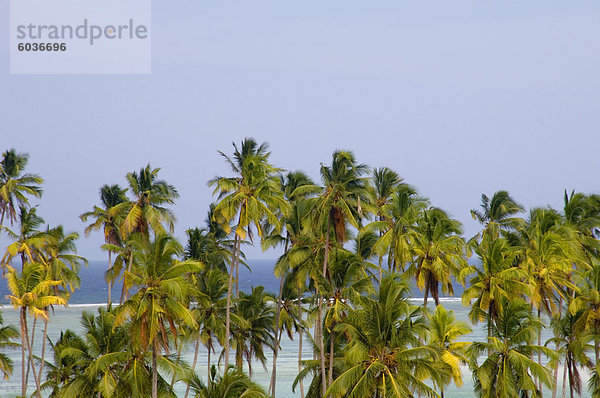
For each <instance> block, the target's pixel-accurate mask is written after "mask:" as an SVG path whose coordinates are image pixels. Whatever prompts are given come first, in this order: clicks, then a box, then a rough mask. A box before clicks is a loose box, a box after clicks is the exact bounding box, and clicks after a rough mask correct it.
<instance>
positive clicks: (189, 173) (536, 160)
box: [0, 0, 600, 260]
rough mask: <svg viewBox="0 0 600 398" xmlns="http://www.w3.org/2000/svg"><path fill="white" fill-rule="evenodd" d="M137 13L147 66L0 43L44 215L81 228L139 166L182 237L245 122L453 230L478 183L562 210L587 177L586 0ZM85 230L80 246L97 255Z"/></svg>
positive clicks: (282, 159)
mask: <svg viewBox="0 0 600 398" xmlns="http://www.w3.org/2000/svg"><path fill="white" fill-rule="evenodd" d="M8 13H9V8H8V1H3V2H1V3H0V15H4V16H5V17H3V18H0V31H2V32H7V31H8V22H9V21H8V18H7V17H6V16H7V15H8ZM152 13H153V22H152V51H153V53H152V74H151V75H137V76H136V75H129V76H125V75H120V76H41V75H40V76H19V75H9V74H8V69H9V58H8V37H5V40H4V41H3V42H2V46H1V52H0V58H1V59H0V61H1V63H2V65H4V72H3V73H0V88H1V90H0V116H1V118H0V120H1V121H2V122H1V123H2V124H1V125H0V141H1V143H2V144H1V145H0V146H1V148H0V149H2V151H3V150H5V149H7V148H11V147H14V148H16V149H17V150H18V151H19V152H28V153H29V154H30V156H31V160H30V167H29V170H30V171H32V172H35V173H38V174H40V175H41V176H43V177H44V178H45V180H46V183H45V185H44V197H43V200H42V201H41V202H40V206H39V212H40V213H41V215H43V216H44V217H45V219H46V220H47V222H48V223H49V224H50V225H51V226H54V225H56V224H59V223H62V224H63V225H65V226H66V227H67V229H69V230H77V231H82V230H83V224H82V223H81V222H80V221H79V218H78V216H79V214H81V213H82V212H84V211H86V210H88V209H91V208H92V206H93V205H94V204H96V203H97V202H98V189H99V187H100V186H101V185H102V184H113V183H119V184H124V183H125V180H124V176H125V174H126V173H127V172H129V171H133V170H137V169H139V168H140V167H142V166H145V165H146V164H147V163H148V162H149V163H151V165H152V166H153V167H161V168H162V170H161V172H160V176H161V177H162V178H164V179H166V180H167V181H169V182H170V183H171V184H173V185H175V186H176V188H177V189H178V190H179V192H180V194H181V198H180V199H179V200H178V202H177V205H176V206H175V208H174V210H175V212H176V214H177V217H178V223H177V226H176V234H177V235H178V236H180V237H183V235H184V231H185V229H187V228H189V227H193V226H197V225H201V224H202V223H203V220H204V218H205V214H206V209H207V206H208V204H209V203H210V202H211V200H212V196H211V192H210V190H209V189H208V188H207V185H206V183H207V181H208V180H209V179H210V178H212V177H213V176H215V175H216V174H225V175H227V174H228V173H229V170H228V169H227V168H226V166H225V164H224V163H223V161H222V160H221V159H220V158H219V156H218V154H217V150H223V151H225V152H228V153H229V152H231V149H232V148H231V142H232V141H235V142H239V141H240V140H242V139H243V138H244V137H246V136H250V137H254V138H256V139H257V140H258V141H267V142H269V143H270V144H271V149H272V156H271V160H272V162H273V163H274V164H275V165H277V166H279V167H282V168H285V169H290V170H291V169H303V170H305V171H306V172H308V173H309V174H310V175H312V176H314V177H317V175H318V168H319V164H320V163H321V162H324V163H329V162H330V158H331V153H332V152H333V151H334V150H335V149H351V150H353V151H354V152H355V154H356V156H357V158H358V160H359V161H361V162H364V163H367V164H369V165H371V166H376V167H379V166H388V167H391V168H393V169H395V170H397V171H398V172H399V174H400V175H401V176H403V177H404V179H405V180H406V181H407V182H409V183H411V184H413V185H416V186H417V187H418V189H419V191H420V193H422V194H424V195H426V196H429V197H430V198H431V200H432V203H433V204H434V205H437V206H440V207H442V208H444V209H446V210H448V211H449V212H450V213H451V214H452V215H453V216H455V217H456V218H458V219H460V220H461V221H463V223H464V225H465V229H466V234H467V235H472V234H474V233H475V232H476V231H477V228H478V226H477V224H476V223H475V222H474V221H473V220H472V219H471V217H470V215H469V209H471V208H474V207H476V206H477V205H478V204H479V200H480V195H481V194H482V193H488V194H492V193H493V192H494V191H496V190H498V189H507V190H509V191H510V192H511V194H512V195H513V196H514V197H515V198H516V199H517V200H518V201H520V202H521V203H522V204H523V205H525V206H527V207H531V206H545V205H548V204H549V205H552V206H556V207H560V206H561V205H562V194H563V190H564V189H568V190H571V189H575V190H579V191H583V192H599V191H600V186H599V185H598V177H597V176H598V155H597V151H598V144H599V143H600V138H599V136H598V133H599V129H598V128H599V126H600V120H599V119H600V77H599V73H600V24H599V23H598V21H599V20H600V2H597V1H572V2H571V1H569V2H567V1H548V0H544V1H526V2H524V1H497V2H493V3H492V2H482V1H481V0H477V1H475V0H473V1H418V2H417V1H398V0H395V1H368V2H367V1H348V0H344V1H332V0H328V1H322V0H321V1H306V0H302V1H294V2H292V1H285V2H284V1H247V0H245V1H237V2H215V1H206V0H204V1H180V0H176V1H175V0H171V1H154V2H153V9H152ZM101 242H102V236H101V234H95V235H92V236H91V237H90V238H87V239H85V238H84V239H82V240H81V241H80V243H79V253H80V254H82V255H84V256H86V257H88V258H89V259H93V260H95V259H103V258H104V257H105V256H104V254H103V253H101V252H100V250H99V248H98V247H99V245H100V244H101ZM0 243H2V247H4V245H5V243H6V242H5V241H4V242H0ZM248 255H249V257H251V258H252V257H273V258H274V257H276V256H278V255H279V251H277V252H274V251H271V252H267V253H260V250H259V249H256V250H254V251H252V250H250V252H249V254H248Z"/></svg>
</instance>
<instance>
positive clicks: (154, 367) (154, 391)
mask: <svg viewBox="0 0 600 398" xmlns="http://www.w3.org/2000/svg"><path fill="white" fill-rule="evenodd" d="M152 345H153V347H152V398H158V368H157V365H156V357H157V352H156V351H157V350H158V341H157V339H156V337H155V338H154V342H153V344H152Z"/></svg>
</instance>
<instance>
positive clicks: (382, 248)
mask: <svg viewBox="0 0 600 398" xmlns="http://www.w3.org/2000/svg"><path fill="white" fill-rule="evenodd" d="M427 206H429V200H427V199H426V198H423V197H421V196H419V195H418V194H417V191H416V190H415V188H414V187H412V186H410V185H408V184H404V183H402V184H399V185H398V186H397V188H396V192H395V193H394V194H393V196H392V198H391V200H390V201H389V202H388V203H387V204H386V205H385V206H384V208H383V209H382V211H383V212H384V214H386V217H385V219H384V220H383V221H376V222H373V223H371V224H369V225H368V227H369V229H379V230H380V231H382V234H381V237H380V238H379V240H378V241H377V243H376V244H375V247H374V249H375V251H376V252H378V253H379V255H380V256H382V255H386V256H387V260H388V271H394V272H397V271H399V268H400V269H401V270H402V271H404V270H405V268H406V265H407V264H410V263H411V262H412V261H413V259H414V256H415V253H414V250H413V245H414V241H415V235H416V233H417V230H416V227H417V221H418V220H419V218H420V217H421V216H422V214H423V211H424V210H425V209H426V207H427Z"/></svg>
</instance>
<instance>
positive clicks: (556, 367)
mask: <svg viewBox="0 0 600 398" xmlns="http://www.w3.org/2000/svg"><path fill="white" fill-rule="evenodd" d="M562 307H563V298H562V296H560V300H559V303H558V317H559V318H562ZM558 349H559V344H558V341H557V342H556V352H558ZM559 365H560V363H559V362H557V363H556V366H555V367H554V385H555V386H557V385H558V366H559ZM556 393H557V389H556V388H554V389H552V398H556Z"/></svg>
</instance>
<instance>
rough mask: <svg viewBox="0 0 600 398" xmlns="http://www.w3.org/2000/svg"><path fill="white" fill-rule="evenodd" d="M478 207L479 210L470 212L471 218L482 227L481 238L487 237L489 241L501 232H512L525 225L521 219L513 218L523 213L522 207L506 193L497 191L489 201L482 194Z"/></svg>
mask: <svg viewBox="0 0 600 398" xmlns="http://www.w3.org/2000/svg"><path fill="white" fill-rule="evenodd" d="M480 207H481V210H475V209H473V210H471V216H472V217H473V219H474V220H477V221H479V222H480V223H481V224H482V225H483V226H484V229H483V231H482V233H481V236H480V237H481V238H483V237H484V236H485V235H489V236H490V240H494V239H496V238H498V237H499V236H500V235H501V234H502V232H506V231H514V230H515V229H518V228H520V227H523V226H524V224H525V223H524V220H523V219H522V218H519V217H515V216H516V215H517V214H519V213H521V212H522V211H523V206H521V205H520V204H518V203H517V202H516V201H515V200H514V199H513V198H512V197H511V196H510V194H509V193H508V192H507V191H497V192H496V193H494V195H493V196H492V198H491V199H490V198H489V197H487V196H486V195H485V194H482V195H481V205H480Z"/></svg>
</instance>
